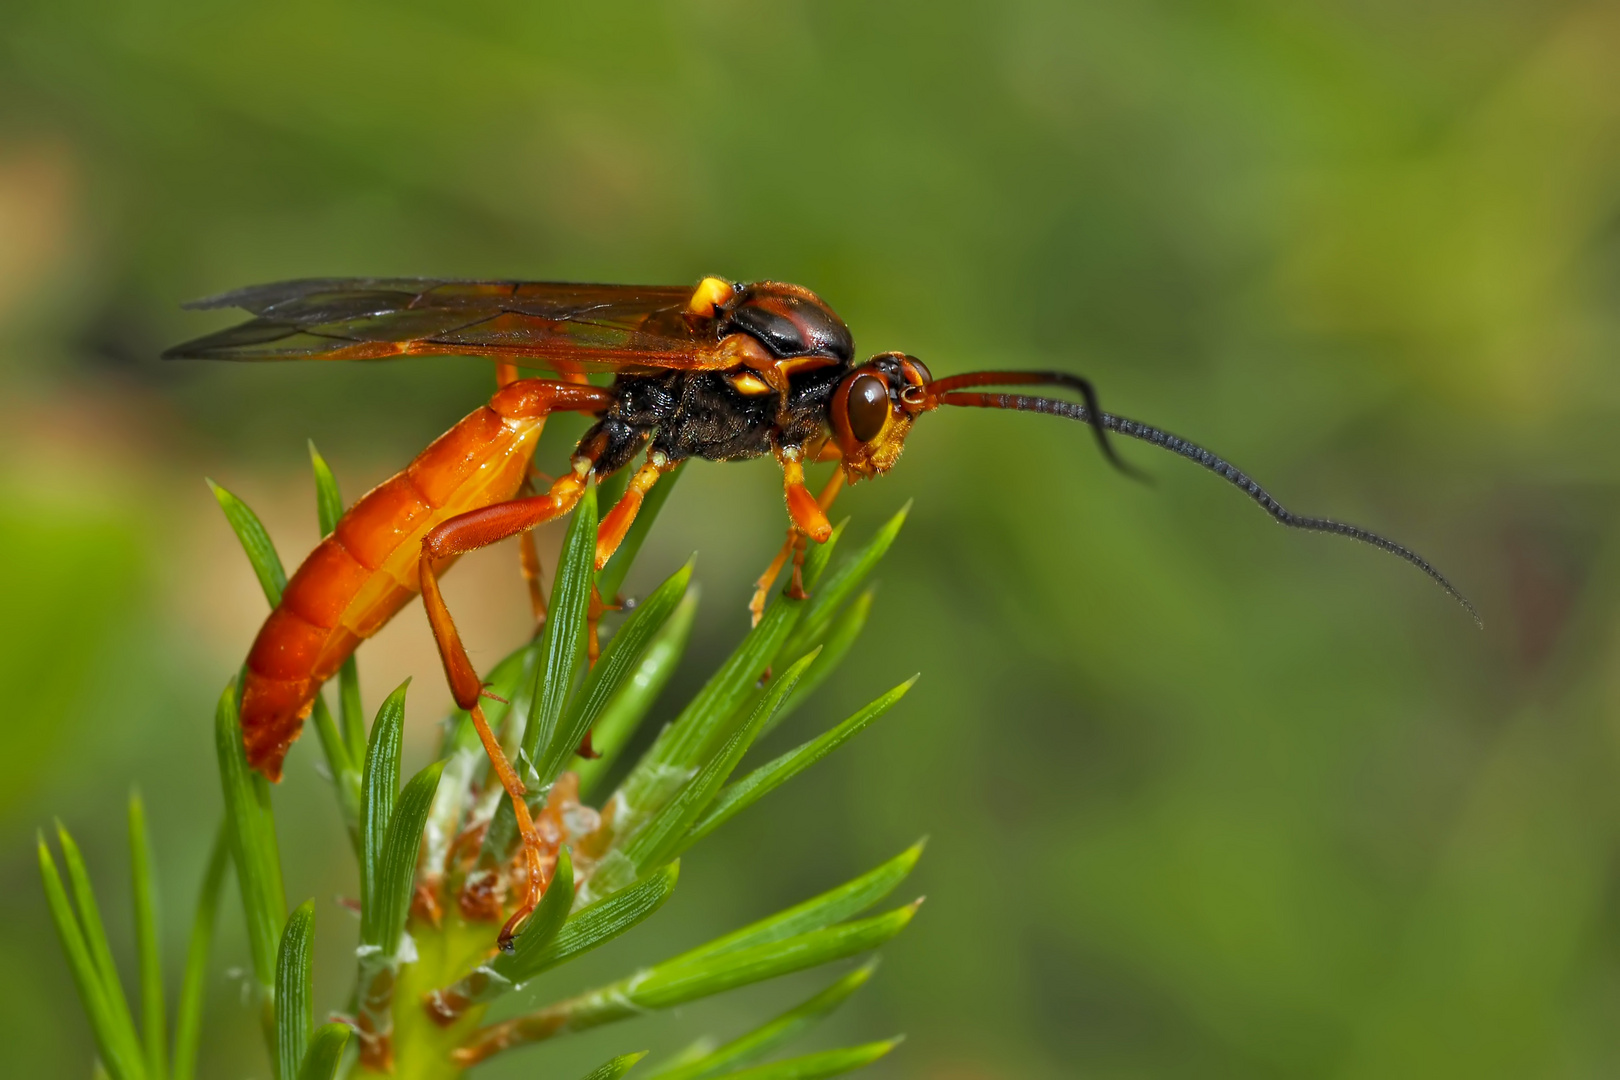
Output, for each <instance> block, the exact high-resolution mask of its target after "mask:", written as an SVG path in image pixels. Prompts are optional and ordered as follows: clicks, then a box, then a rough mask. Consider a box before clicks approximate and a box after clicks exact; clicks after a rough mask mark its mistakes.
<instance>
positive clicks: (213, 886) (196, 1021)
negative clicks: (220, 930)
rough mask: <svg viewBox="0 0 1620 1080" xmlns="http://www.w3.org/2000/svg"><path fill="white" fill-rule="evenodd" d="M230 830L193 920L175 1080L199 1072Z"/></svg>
mask: <svg viewBox="0 0 1620 1080" xmlns="http://www.w3.org/2000/svg"><path fill="white" fill-rule="evenodd" d="M230 857H231V849H230V830H229V827H228V823H227V822H223V821H222V822H220V826H219V830H218V831H217V832H216V833H215V834H214V846H213V849H212V850H211V851H210V853H209V856H208V868H207V869H206V870H205V871H203V880H202V887H201V888H200V889H198V890H197V910H196V913H195V914H194V915H193V916H192V920H191V941H190V943H189V944H188V945H187V947H186V971H185V975H184V976H183V977H182V979H181V981H180V1002H179V1005H178V1006H177V1007H176V1010H175V1018H174V1080H192V1077H193V1076H195V1075H196V1071H197V1042H198V1040H199V1038H200V1037H201V1035H202V1009H203V999H204V997H205V996H206V994H205V990H206V980H207V976H208V952H209V948H210V946H211V945H212V944H213V940H214V915H215V913H216V912H217V911H218V910H219V894H220V892H221V890H223V889H224V887H225V869H226V867H227V866H229V865H230Z"/></svg>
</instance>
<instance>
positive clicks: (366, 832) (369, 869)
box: [360, 679, 411, 946]
mask: <svg viewBox="0 0 1620 1080" xmlns="http://www.w3.org/2000/svg"><path fill="white" fill-rule="evenodd" d="M410 685H411V681H410V680H409V679H406V680H405V681H404V682H402V683H400V684H399V686H398V687H397V688H396V689H395V690H394V692H393V693H392V694H389V695H388V698H387V700H385V701H384V702H383V703H382V708H380V709H378V710H377V719H376V720H375V721H374V722H373V723H372V725H371V741H370V743H369V744H368V745H367V747H366V768H365V772H364V773H363V774H362V775H361V780H360V919H361V923H360V927H361V929H360V940H361V942H362V943H363V944H366V945H379V946H380V945H382V944H384V942H383V940H382V924H381V923H380V922H379V921H378V920H379V918H380V916H381V904H380V903H379V894H378V891H377V890H378V882H379V880H380V876H381V873H382V858H383V847H384V842H385V840H386V839H387V836H388V825H389V822H390V821H392V820H393V816H394V800H395V798H396V796H397V793H398V791H399V755H400V748H401V746H402V745H403V743H404V737H405V694H406V691H407V690H409V689H410Z"/></svg>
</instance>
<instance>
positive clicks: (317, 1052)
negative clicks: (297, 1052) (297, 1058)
mask: <svg viewBox="0 0 1620 1080" xmlns="http://www.w3.org/2000/svg"><path fill="white" fill-rule="evenodd" d="M348 1045H349V1025H348V1024H341V1023H335V1022H334V1023H331V1024H326V1025H324V1026H323V1027H321V1029H320V1030H319V1031H317V1032H315V1037H314V1038H313V1039H311V1040H310V1041H309V1049H308V1050H307V1051H305V1053H304V1060H303V1063H302V1064H300V1065H299V1066H298V1080H332V1078H333V1077H335V1076H337V1071H338V1065H340V1064H341V1063H342V1061H343V1050H344V1048H345V1047H346V1046H348Z"/></svg>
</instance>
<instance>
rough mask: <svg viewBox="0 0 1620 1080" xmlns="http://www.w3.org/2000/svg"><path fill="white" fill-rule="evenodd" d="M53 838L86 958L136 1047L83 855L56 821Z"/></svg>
mask: <svg viewBox="0 0 1620 1080" xmlns="http://www.w3.org/2000/svg"><path fill="white" fill-rule="evenodd" d="M56 838H57V841H58V842H59V843H60V844H61V845H62V863H63V865H64V866H66V867H67V875H68V884H69V886H71V888H72V890H73V903H74V904H75V905H76V906H77V907H78V909H79V925H80V927H81V928H82V929H83V931H84V943H85V945H86V947H88V949H89V950H90V960H91V962H92V963H94V964H95V966H96V975H97V976H98V977H99V978H100V980H101V988H102V993H103V994H104V995H105V997H106V1000H107V1007H108V1009H109V1010H110V1011H111V1013H112V1016H113V1019H114V1021H115V1022H116V1023H117V1024H118V1028H119V1031H120V1032H127V1034H128V1039H129V1041H130V1042H131V1043H133V1044H134V1045H135V1046H136V1047H137V1048H138V1047H139V1046H140V1039H139V1036H137V1035H136V1033H135V1019H134V1017H133V1016H132V1015H131V1013H130V1011H129V1000H128V999H127V998H125V997H124V985H123V983H122V982H120V981H119V979H118V967H117V965H115V964H114V963H113V957H112V946H111V945H110V944H108V941H107V927H106V925H105V924H104V923H103V922H102V920H101V908H100V907H99V906H98V905H97V903H96V894H95V890H94V889H93V888H91V885H90V874H89V871H87V870H86V869H85V865H84V856H83V855H82V854H81V853H80V851H79V845H78V844H77V843H76V842H75V841H74V839H73V837H72V835H71V834H69V832H68V831H67V828H66V827H65V826H63V824H62V823H61V822H60V821H59V822H57V823H56Z"/></svg>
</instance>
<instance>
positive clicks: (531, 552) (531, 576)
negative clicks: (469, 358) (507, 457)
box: [495, 360, 546, 633]
mask: <svg viewBox="0 0 1620 1080" xmlns="http://www.w3.org/2000/svg"><path fill="white" fill-rule="evenodd" d="M519 377H520V374H519V372H518V368H517V365H516V364H514V363H511V362H509V361H506V360H499V361H496V364H495V385H496V386H497V387H500V388H502V389H504V388H506V387H508V386H510V385H512V384H513V383H515V382H517V381H518V379H519ZM533 495H534V484H533V482H532V481H531V480H530V478H529V477H527V476H525V477H524V478H523V486H522V487H520V488H518V497H519V498H530V497H532V496H533ZM518 566H519V569H520V570H521V571H522V573H523V583H524V584H525V585H527V586H528V588H529V610H530V611H532V612H534V625H535V631H536V633H538V632H539V628H540V627H541V626H542V625H543V624H544V623H545V621H546V596H545V593H543V592H541V591H540V549H539V548H538V547H537V546H535V542H534V533H533V532H532V531H530V532H525V533H524V534H523V535H522V536H521V537H520V538H519V540H518Z"/></svg>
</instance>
